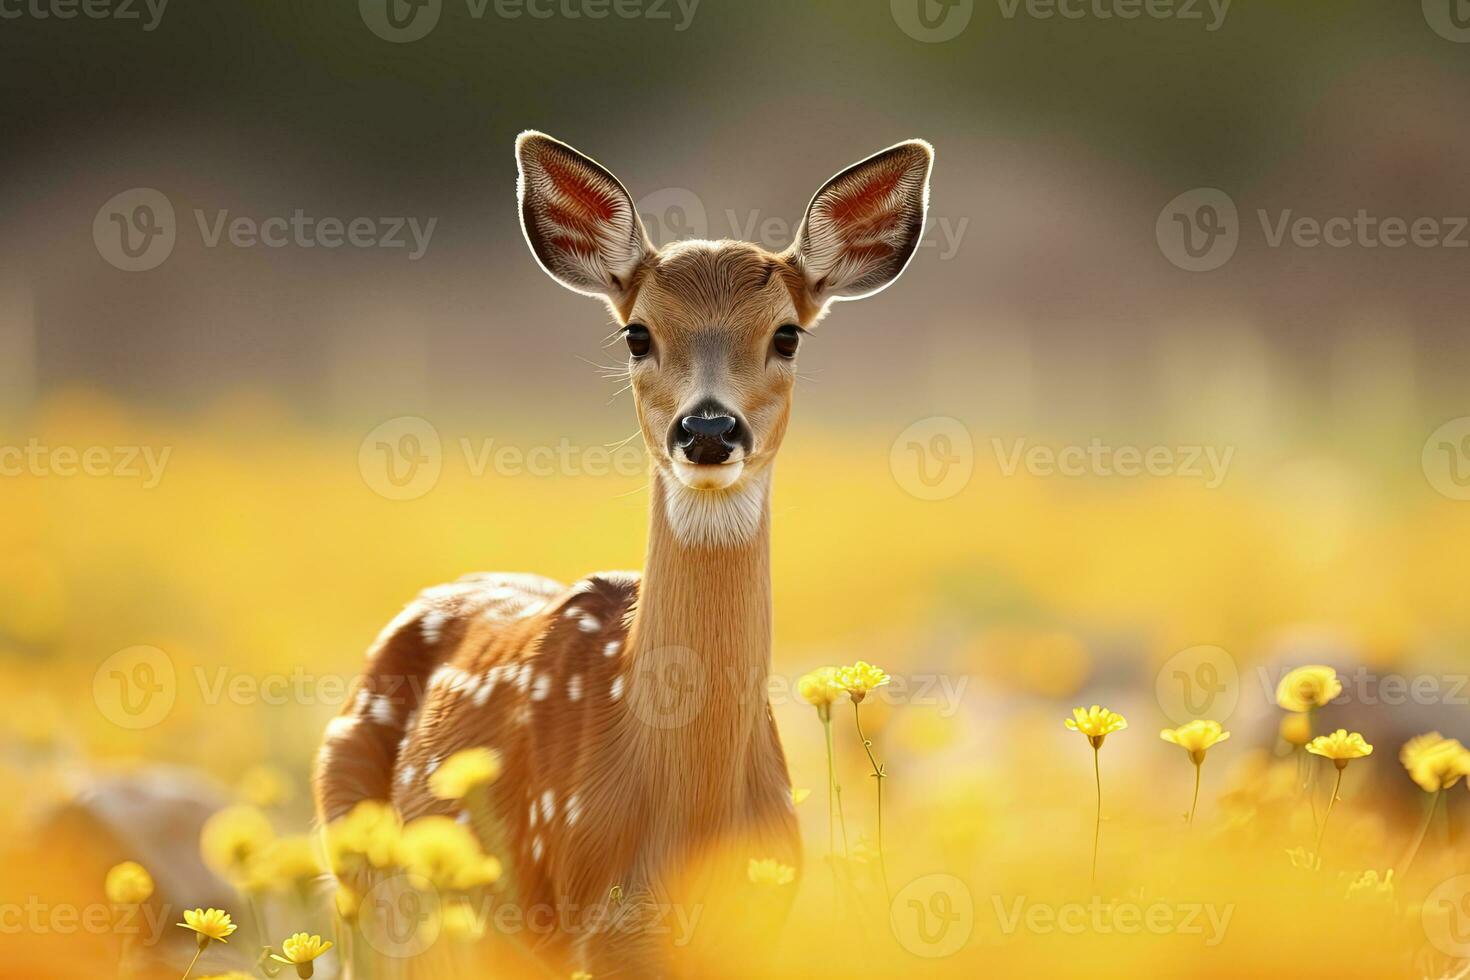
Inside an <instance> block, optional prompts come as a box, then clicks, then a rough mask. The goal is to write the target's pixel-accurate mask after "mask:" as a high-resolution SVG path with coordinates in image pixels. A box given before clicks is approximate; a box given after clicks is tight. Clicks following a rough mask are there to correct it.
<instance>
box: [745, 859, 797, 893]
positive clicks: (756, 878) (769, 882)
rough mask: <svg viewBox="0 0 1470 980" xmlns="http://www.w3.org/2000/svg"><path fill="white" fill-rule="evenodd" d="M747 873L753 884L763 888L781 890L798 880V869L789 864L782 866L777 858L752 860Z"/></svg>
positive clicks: (746, 870)
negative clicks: (780, 888) (783, 886)
mask: <svg viewBox="0 0 1470 980" xmlns="http://www.w3.org/2000/svg"><path fill="white" fill-rule="evenodd" d="M745 873H746V875H747V876H749V878H750V881H751V883H752V884H755V885H760V886H761V887H763V888H779V887H781V886H782V885H789V884H791V883H792V882H793V881H795V880H796V869H795V868H793V867H791V866H790V865H789V864H782V863H781V862H780V861H777V860H776V859H775V858H762V859H760V860H759V861H757V860H756V859H755V858H751V859H750V864H749V865H747V866H746V869H745Z"/></svg>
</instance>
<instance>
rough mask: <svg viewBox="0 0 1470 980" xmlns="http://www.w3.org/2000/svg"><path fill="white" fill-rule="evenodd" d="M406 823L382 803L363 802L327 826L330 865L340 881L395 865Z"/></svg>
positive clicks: (375, 801)
mask: <svg viewBox="0 0 1470 980" xmlns="http://www.w3.org/2000/svg"><path fill="white" fill-rule="evenodd" d="M402 832H403V823H402V821H401V819H400V818H399V816H398V811H397V810H395V809H393V807H392V806H390V805H389V804H387V803H384V802H382V801H381V800H363V801H362V802H360V803H358V804H357V805H356V806H355V807H353V808H352V809H351V810H350V811H349V812H348V813H347V814H346V816H342V817H338V818H337V819H336V820H333V821H332V822H331V824H329V825H328V826H327V830H326V834H325V838H326V845H327V864H328V866H329V867H330V868H331V869H332V873H333V874H335V875H337V877H339V878H347V877H351V876H353V875H356V874H359V873H361V872H363V871H366V870H367V869H369V868H377V869H379V870H381V869H384V868H389V867H392V866H393V863H394V861H395V860H396V858H397V853H398V839H399V836H400V835H401V834H402Z"/></svg>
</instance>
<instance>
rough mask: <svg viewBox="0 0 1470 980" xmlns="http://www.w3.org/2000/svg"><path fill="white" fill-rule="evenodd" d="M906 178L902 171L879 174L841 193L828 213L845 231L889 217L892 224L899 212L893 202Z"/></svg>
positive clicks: (889, 222)
mask: <svg viewBox="0 0 1470 980" xmlns="http://www.w3.org/2000/svg"><path fill="white" fill-rule="evenodd" d="M902 176H903V171H902V170H889V171H888V172H887V173H884V174H875V175H874V176H872V177H870V178H868V179H867V180H865V181H863V182H862V183H861V184H859V185H858V186H857V187H856V188H854V189H853V190H852V191H851V192H849V193H846V194H841V195H840V196H839V197H838V199H837V200H836V201H834V202H833V204H832V206H831V207H830V208H829V209H828V212H827V213H828V214H829V215H830V216H831V218H832V221H833V223H834V224H836V225H837V226H838V227H839V228H841V229H842V230H844V231H846V230H847V229H848V228H849V227H850V226H856V227H858V228H860V227H862V226H864V225H870V224H872V223H873V222H875V221H882V220H883V218H884V217H885V216H888V221H887V223H888V224H892V223H893V219H892V217H891V216H892V215H893V214H894V211H895V209H894V208H893V206H892V204H891V201H890V199H891V197H892V195H893V192H894V190H896V189H897V187H898V183H899V180H900V179H901V178H902ZM885 205H886V206H885ZM854 230H856V229H854Z"/></svg>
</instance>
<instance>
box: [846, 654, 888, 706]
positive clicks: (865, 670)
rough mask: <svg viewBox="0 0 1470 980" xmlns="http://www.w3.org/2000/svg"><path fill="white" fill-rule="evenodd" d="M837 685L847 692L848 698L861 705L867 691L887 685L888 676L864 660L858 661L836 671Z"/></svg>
mask: <svg viewBox="0 0 1470 980" xmlns="http://www.w3.org/2000/svg"><path fill="white" fill-rule="evenodd" d="M837 683H838V684H840V685H841V686H842V689H843V690H845V691H846V692H847V694H848V697H850V698H852V699H853V700H854V701H856V702H858V703H861V702H862V700H863V698H865V697H867V696H868V692H869V691H871V690H873V689H874V688H878V687H882V686H883V685H884V684H887V683H888V675H887V674H886V673H884V672H883V670H882V669H881V668H879V667H874V666H873V665H872V664H870V663H868V662H867V661H866V660H859V661H858V662H857V663H855V664H852V665H850V666H847V667H843V668H840V669H839V670H838V671H837Z"/></svg>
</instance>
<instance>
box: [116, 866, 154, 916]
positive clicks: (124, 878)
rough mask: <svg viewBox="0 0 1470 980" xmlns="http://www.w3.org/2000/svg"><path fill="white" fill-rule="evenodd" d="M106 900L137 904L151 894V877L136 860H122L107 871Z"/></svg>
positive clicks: (119, 903)
mask: <svg viewBox="0 0 1470 980" xmlns="http://www.w3.org/2000/svg"><path fill="white" fill-rule="evenodd" d="M106 891H107V900H108V901H109V902H112V903H113V904H114V905H137V904H139V903H140V902H146V901H148V899H149V897H151V896H152V895H153V877H152V876H151V875H150V874H148V872H147V870H146V869H144V867H143V866H142V865H141V864H139V863H138V862H136V861H124V862H123V863H122V864H119V865H117V866H115V867H114V868H113V869H112V870H111V871H109V872H107V885H106Z"/></svg>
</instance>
